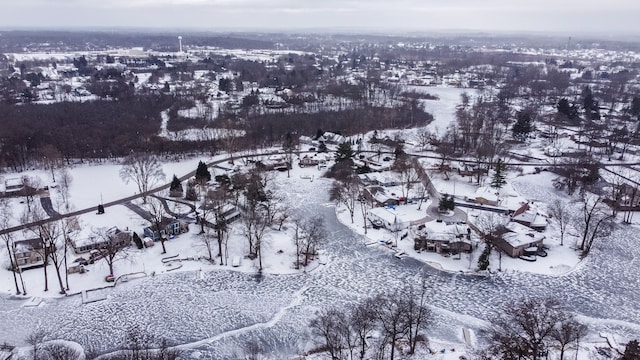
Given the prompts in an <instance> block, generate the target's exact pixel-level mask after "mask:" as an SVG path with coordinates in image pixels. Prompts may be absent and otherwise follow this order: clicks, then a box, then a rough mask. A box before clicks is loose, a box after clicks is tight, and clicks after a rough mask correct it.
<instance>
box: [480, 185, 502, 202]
mask: <svg viewBox="0 0 640 360" xmlns="http://www.w3.org/2000/svg"><path fill="white" fill-rule="evenodd" d="M475 195H476V197H482V198H484V199H487V200H489V201H495V202H497V201H498V195H496V190H495V189H492V188H490V187H486V186H482V187H479V188H478V190H476V194H475Z"/></svg>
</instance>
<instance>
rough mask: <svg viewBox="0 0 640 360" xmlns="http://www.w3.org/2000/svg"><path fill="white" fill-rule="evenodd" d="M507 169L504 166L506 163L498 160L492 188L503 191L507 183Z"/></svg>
mask: <svg viewBox="0 0 640 360" xmlns="http://www.w3.org/2000/svg"><path fill="white" fill-rule="evenodd" d="M505 167H506V166H505V164H504V161H502V160H501V159H498V161H496V163H495V165H494V169H493V170H494V174H493V179H491V187H492V188H496V189H501V188H502V187H503V186H504V185H505V184H506V183H507V181H506V180H505V175H504V171H505Z"/></svg>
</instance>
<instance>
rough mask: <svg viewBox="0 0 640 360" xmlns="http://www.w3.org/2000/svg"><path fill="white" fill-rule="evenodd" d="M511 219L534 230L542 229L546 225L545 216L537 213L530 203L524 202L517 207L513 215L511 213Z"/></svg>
mask: <svg viewBox="0 0 640 360" xmlns="http://www.w3.org/2000/svg"><path fill="white" fill-rule="evenodd" d="M511 220H512V221H515V222H517V223H518V224H522V225H524V226H526V227H530V228H532V229H533V230H536V231H544V230H545V229H546V228H547V225H548V223H547V218H546V217H545V216H543V215H541V214H540V213H538V211H536V209H535V208H533V207H532V206H531V205H530V203H526V204H524V205H522V206H521V207H520V208H518V209H517V210H516V211H515V212H514V213H513V215H511Z"/></svg>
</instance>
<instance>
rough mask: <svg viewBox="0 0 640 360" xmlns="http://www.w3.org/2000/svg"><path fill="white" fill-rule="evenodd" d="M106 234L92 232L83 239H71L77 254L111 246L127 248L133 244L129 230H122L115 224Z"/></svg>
mask: <svg viewBox="0 0 640 360" xmlns="http://www.w3.org/2000/svg"><path fill="white" fill-rule="evenodd" d="M104 235H106V236H98V235H96V234H91V235H89V236H88V237H85V238H82V239H77V240H71V247H73V251H75V253H76V254H82V253H88V252H90V251H91V250H100V249H104V248H107V247H111V246H116V247H119V248H125V247H127V246H129V245H131V240H132V237H131V232H129V231H122V230H120V229H118V228H117V227H115V226H114V227H111V228H109V229H107V230H106V231H105V234H104Z"/></svg>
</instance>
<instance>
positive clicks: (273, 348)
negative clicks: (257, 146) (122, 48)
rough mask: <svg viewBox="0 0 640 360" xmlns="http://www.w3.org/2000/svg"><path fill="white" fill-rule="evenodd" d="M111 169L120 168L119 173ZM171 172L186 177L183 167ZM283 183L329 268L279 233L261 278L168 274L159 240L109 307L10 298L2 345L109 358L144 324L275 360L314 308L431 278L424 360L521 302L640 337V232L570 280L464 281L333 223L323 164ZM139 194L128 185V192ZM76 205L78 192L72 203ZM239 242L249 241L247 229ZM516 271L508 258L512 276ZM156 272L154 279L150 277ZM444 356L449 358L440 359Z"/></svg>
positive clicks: (98, 281) (230, 273)
mask: <svg viewBox="0 0 640 360" xmlns="http://www.w3.org/2000/svg"><path fill="white" fill-rule="evenodd" d="M195 162H197V160H194V162H193V163H192V164H191V165H190V166H185V168H183V170H184V171H185V173H186V172H188V171H190V170H192V169H193V168H195ZM109 166H111V165H106V166H105V168H108V167H109ZM99 168H102V167H96V168H94V169H93V173H94V177H93V178H91V179H92V180H93V181H95V179H96V178H101V177H102V176H101V175H102V174H101V172H100V171H98V170H97V169H99ZM109 171H115V172H116V173H117V168H116V169H111V170H109ZM105 172H108V171H107V170H105ZM171 172H176V173H178V175H181V174H180V173H179V172H178V170H171ZM104 176H105V177H106V176H107V174H106V173H105V174H104ZM116 176H117V175H116ZM81 178H82V176H78V177H77V179H76V182H75V184H76V186H78V187H79V188H84V186H85V185H86V184H80V179H81ZM311 179H313V181H311ZM275 180H276V181H275V183H276V184H278V187H279V188H280V189H282V194H283V195H284V196H285V199H284V201H286V202H287V203H288V204H290V206H291V207H292V208H293V209H295V211H294V213H295V214H296V215H298V216H312V215H320V216H322V217H323V218H324V219H325V222H326V226H327V230H328V233H329V236H328V238H327V240H326V243H324V244H322V246H321V250H322V253H323V256H322V257H321V258H322V260H321V262H322V264H324V265H322V264H320V262H318V264H317V265H316V266H314V267H313V268H312V269H310V271H306V272H303V273H299V272H296V271H293V270H292V269H291V268H290V265H289V264H290V257H288V256H287V255H286V254H279V251H278V250H284V251H285V252H286V251H287V250H288V249H287V248H285V246H286V242H285V241H286V240H287V236H284V235H283V236H279V235H277V234H276V235H274V236H271V237H270V238H269V239H268V240H267V242H266V244H267V245H268V246H267V247H266V248H265V249H264V251H265V252H264V254H265V256H264V261H265V269H266V271H265V273H263V275H257V272H256V271H255V267H254V266H255V265H254V263H253V262H251V261H248V260H246V259H243V264H242V266H241V267H240V268H238V269H231V268H229V267H228V266H220V265H210V264H207V263H205V262H202V261H194V260H191V261H183V262H181V263H178V264H174V265H172V266H178V265H182V268H180V269H178V270H176V271H168V270H169V267H168V266H165V265H163V264H162V263H161V262H160V261H159V259H160V258H161V255H160V251H161V250H160V246H159V245H160V244H157V245H156V246H155V247H153V248H149V249H146V250H144V251H140V252H141V254H139V256H138V257H136V259H137V261H136V262H127V261H124V260H123V261H122V262H119V263H116V269H117V271H118V272H120V271H122V272H123V273H124V272H129V271H131V272H133V271H144V272H146V273H147V274H148V275H149V276H145V277H142V278H139V279H132V280H131V281H129V282H120V283H118V285H117V286H116V287H115V288H107V289H105V290H101V291H99V292H93V294H92V296H96V297H98V298H100V297H104V298H105V299H104V300H102V301H97V302H94V303H90V304H83V301H82V296H81V295H75V296H68V297H64V298H44V300H43V301H42V302H41V303H40V304H39V306H35V307H24V306H23V305H25V303H26V302H27V300H26V299H24V298H22V297H15V296H12V295H8V294H5V295H3V296H2V297H1V298H0V313H2V319H3V321H2V326H0V339H3V340H6V341H9V342H12V343H15V344H24V339H25V338H26V336H27V335H28V334H29V333H31V332H32V331H33V330H34V329H36V328H41V329H44V330H45V331H46V332H47V333H49V334H50V337H56V338H61V339H67V340H73V341H76V342H78V343H80V344H82V345H84V346H89V345H91V346H93V347H95V348H96V349H97V350H99V351H101V352H103V351H110V350H113V349H115V347H116V346H117V344H119V343H121V342H120V341H118V340H117V339H123V338H124V336H125V333H126V331H127V329H131V328H133V327H139V328H142V329H146V330H147V331H149V332H151V333H153V334H156V335H160V336H165V337H167V338H169V339H171V341H172V344H175V345H180V347H181V348H182V349H184V350H185V351H187V352H188V353H190V354H194V355H198V354H200V355H201V356H202V358H229V357H234V356H238V355H239V354H242V350H239V349H242V348H243V347H244V346H245V344H246V343H247V342H249V341H257V342H258V343H260V344H261V346H262V347H263V349H264V351H265V354H267V355H268V356H269V357H270V358H273V359H277V358H283V357H284V356H285V355H286V356H289V355H291V354H294V353H302V352H304V351H306V350H309V349H310V348H313V347H314V344H312V343H311V341H310V340H309V339H310V337H309V334H308V333H307V330H306V328H307V324H308V321H309V320H310V319H311V318H312V317H313V316H314V313H315V312H316V311H317V310H320V309H324V308H329V307H335V306H344V305H347V304H353V303H355V302H358V301H361V300H362V299H364V298H365V297H367V296H372V295H375V294H378V293H380V292H392V291H394V290H396V289H399V288H401V287H403V286H406V285H407V284H411V283H414V284H417V283H419V281H421V279H422V277H426V279H427V282H428V284H429V287H430V288H431V289H432V290H431V292H430V304H431V307H432V309H433V311H434V320H433V324H432V326H431V327H430V330H429V333H428V335H429V337H430V339H432V343H433V346H432V349H434V350H436V351H438V353H437V354H434V355H427V353H426V352H425V354H424V358H433V359H456V358H457V357H458V356H460V355H462V354H464V353H465V345H464V339H463V335H462V328H463V327H467V328H470V329H471V331H472V333H473V334H477V336H478V339H477V342H475V343H474V344H473V345H474V346H475V345H477V344H478V343H482V342H483V341H484V338H483V337H482V329H483V328H484V327H485V326H486V325H487V323H486V320H487V318H488V316H490V314H492V313H494V312H495V311H497V310H498V309H500V308H501V307H503V306H508V305H510V304H512V303H513V301H517V299H518V298H521V297H523V296H546V295H549V294H554V295H555V296H557V297H558V298H559V299H561V301H562V302H563V303H564V304H565V305H566V306H567V308H568V309H569V310H570V311H572V312H575V313H576V314H577V315H579V318H580V320H581V321H583V322H585V323H587V324H589V325H590V329H591V331H592V332H593V334H597V333H598V332H606V333H612V334H616V335H615V336H616V337H617V338H618V339H619V341H620V342H622V343H624V342H626V341H627V340H629V339H632V338H637V337H638V336H639V335H640V325H639V324H638V319H640V302H639V301H640V296H638V290H637V287H636V285H637V275H636V274H637V272H638V270H639V268H638V267H639V266H640V265H639V264H638V262H637V261H636V259H637V258H639V257H640V250H638V247H637V246H635V244H637V242H638V241H639V240H640V238H639V236H638V231H637V228H636V227H635V226H623V225H619V226H617V227H616V229H615V230H614V231H613V232H612V233H611V235H610V236H609V237H607V238H606V239H604V240H603V241H601V242H598V243H597V244H596V245H595V246H594V249H593V251H592V254H591V255H590V256H589V257H588V258H587V259H586V260H585V261H583V262H581V263H580V264H579V265H578V266H577V267H576V268H575V269H573V270H572V271H568V272H566V271H559V272H558V273H562V275H557V274H555V275H547V274H534V273H531V272H527V271H516V268H514V270H513V271H502V272H496V273H494V274H491V275H474V274H467V275H464V274H460V273H450V272H445V271H440V270H437V269H435V268H434V267H432V266H426V265H425V264H424V262H423V261H420V260H421V259H413V258H411V257H408V258H404V259H398V258H396V257H394V256H393V252H391V251H389V250H388V249H387V248H384V247H380V246H367V245H366V244H367V243H368V242H370V240H369V239H368V238H366V237H364V236H362V235H360V234H359V233H358V232H354V231H352V229H351V228H349V227H348V226H345V225H344V224H342V223H341V221H340V220H339V219H342V218H343V217H344V212H341V211H339V212H338V216H336V210H335V208H334V206H333V205H332V204H330V203H329V202H328V190H329V187H330V182H329V180H326V179H322V178H320V173H319V171H318V170H317V169H315V168H304V169H299V168H297V167H296V169H294V171H292V173H291V177H290V178H287V176H286V173H277V177H276V179H275ZM512 182H513V183H514V187H515V188H517V189H518V191H520V192H521V193H522V194H523V195H524V196H526V197H529V198H535V199H539V201H544V200H545V199H548V198H550V197H553V196H559V195H558V193H556V192H555V190H554V189H552V188H550V187H549V186H548V184H546V183H545V182H544V181H541V180H540V179H539V178H535V177H533V176H526V177H523V178H519V179H516V180H513V181H512ZM120 183H121V181H120V180H119V179H118V180H117V182H115V180H114V182H113V186H114V187H116V188H121V187H122V185H118V184H120ZM113 191H114V192H115V191H116V190H113ZM119 191H124V190H119ZM130 193H131V189H129V190H127V192H126V195H129V194H130ZM76 198H78V196H76V197H73V199H76ZM93 204H94V203H93V202H92V203H91V205H93ZM423 206H426V204H424V205H423ZM112 214H120V215H118V216H121V217H122V218H119V219H118V218H115V217H114V218H113V220H114V221H121V222H126V221H127V218H129V219H130V220H131V222H130V226H140V225H141V223H140V220H136V219H134V218H135V216H133V215H130V214H129V213H128V212H127V210H126V209H122V208H121V207H112V208H107V214H105V215H107V216H112ZM113 216H115V215H113ZM347 216H348V215H347ZM96 217H98V215H94V214H88V215H85V216H84V217H83V222H86V223H93V222H94V221H95V219H96ZM357 218H358V217H357V216H356V219H357ZM102 219H104V218H102ZM342 220H343V221H344V219H342ZM349 222H350V221H349ZM197 232H198V231H197V228H195V229H194V228H193V227H192V228H191V231H190V232H189V233H187V234H183V235H180V236H178V237H176V238H175V239H172V240H170V241H169V242H168V243H167V244H166V245H167V250H168V252H169V253H168V254H167V255H174V254H180V258H182V257H193V256H196V255H204V254H205V252H204V249H203V248H202V247H198V246H195V244H196V242H197ZM284 234H286V232H284ZM371 234H373V233H371ZM371 236H372V237H373V236H375V235H371ZM230 241H238V242H242V243H244V242H245V240H244V239H243V238H242V237H241V236H238V234H235V235H234V236H233V237H232V240H230ZM405 241H406V240H405ZM400 243H402V242H400ZM239 249H240V250H239V251H242V250H241V249H242V248H241V247H240V248H239ZM133 251H134V252H138V250H133ZM552 252H553V250H552ZM407 253H408V251H407ZM432 255H435V254H432ZM435 256H439V255H435ZM437 261H438V262H440V263H442V266H443V267H444V266H445V265H446V264H444V261H445V260H444V258H442V257H440V259H438V260H437ZM446 261H448V262H451V263H458V264H461V265H460V266H461V267H464V268H465V269H463V270H469V268H470V267H473V266H470V264H471V265H473V264H474V262H475V261H474V260H473V259H472V260H468V259H463V260H453V259H447V260H446ZM538 264H540V263H538ZM518 265H519V266H521V265H522V264H518ZM551 265H552V264H548V265H547V267H550V266H551ZM508 268H509V264H508V263H507V262H506V261H505V259H504V257H503V269H508ZM154 270H155V271H156V275H155V276H150V273H151V272H152V271H154ZM201 270H202V272H201ZM285 270H288V271H285ZM563 270H564V269H563ZM105 271H106V269H105V268H104V265H101V264H100V263H98V264H95V265H91V266H90V272H89V273H86V274H73V275H71V281H72V282H71V286H72V292H73V291H74V290H78V289H80V288H81V287H82V286H92V287H101V286H103V285H104V284H105V283H104V281H103V279H102V277H103V276H104V274H105ZM30 272H32V273H31V274H33V276H34V277H40V276H42V275H41V271H40V270H30ZM4 273H5V274H7V272H4ZM28 276H32V275H30V274H29V275H28ZM85 279H86V280H85ZM28 281H35V280H28ZM1 283H2V284H3V286H2V290H3V291H5V289H6V290H8V291H10V289H11V286H12V280H10V278H7V277H6V276H3V279H2V280H1ZM28 286H29V287H30V288H29V289H28V290H29V291H30V292H32V294H36V295H40V294H39V293H38V290H37V287H38V286H34V285H28ZM55 286H56V284H55V281H53V279H52V281H51V282H50V287H51V288H52V289H55ZM52 291H55V290H52ZM90 295H91V294H90ZM599 340H602V339H598V337H597V336H596V335H593V336H592V338H591V339H590V340H589V341H591V342H597V341H599ZM589 346H591V345H589ZM442 349H444V350H445V353H440V352H439V351H440V350H442ZM451 349H456V351H451Z"/></svg>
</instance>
